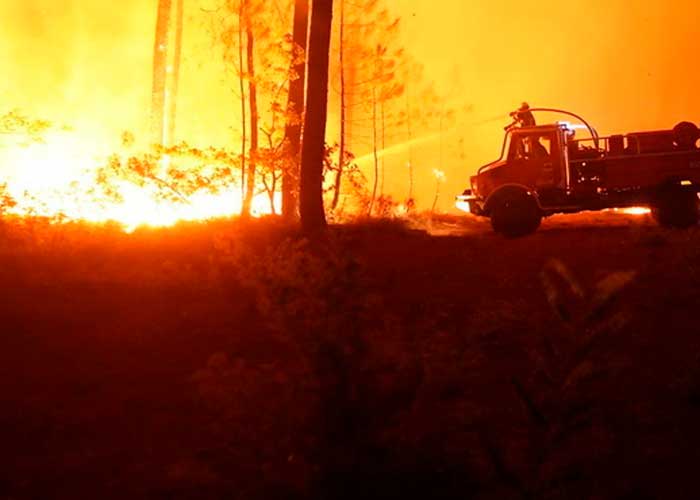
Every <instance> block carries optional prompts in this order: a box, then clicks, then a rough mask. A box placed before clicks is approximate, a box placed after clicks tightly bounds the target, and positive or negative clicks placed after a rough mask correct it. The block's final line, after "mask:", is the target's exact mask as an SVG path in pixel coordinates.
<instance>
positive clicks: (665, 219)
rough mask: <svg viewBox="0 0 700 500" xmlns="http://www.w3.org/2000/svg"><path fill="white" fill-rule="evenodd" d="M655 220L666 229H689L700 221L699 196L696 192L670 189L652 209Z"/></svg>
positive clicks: (662, 194) (660, 196)
mask: <svg viewBox="0 0 700 500" xmlns="http://www.w3.org/2000/svg"><path fill="white" fill-rule="evenodd" d="M651 213H652V216H653V217H654V219H655V220H656V221H657V222H658V223H659V224H660V225H662V226H664V227H674V228H687V227H691V226H695V225H697V223H698V219H700V212H699V211H698V196H697V194H696V193H695V192H694V191H690V190H685V189H669V190H665V191H664V192H662V193H661V194H660V195H659V196H658V198H657V200H656V202H655V203H654V205H653V206H652V209H651Z"/></svg>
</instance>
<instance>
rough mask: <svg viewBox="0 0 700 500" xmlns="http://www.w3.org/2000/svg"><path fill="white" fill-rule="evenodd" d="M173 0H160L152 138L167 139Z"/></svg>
mask: <svg viewBox="0 0 700 500" xmlns="http://www.w3.org/2000/svg"><path fill="white" fill-rule="evenodd" d="M171 10H172V0H158V12H157V20H156V37H155V44H154V46H153V88H152V92H151V140H152V141H153V142H154V143H156V144H163V141H164V139H165V137H164V136H165V101H166V83H167V77H168V31H169V28H170V12H171Z"/></svg>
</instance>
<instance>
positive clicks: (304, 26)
mask: <svg viewBox="0 0 700 500" xmlns="http://www.w3.org/2000/svg"><path fill="white" fill-rule="evenodd" d="M308 34H309V0H295V2H294V28H293V35H292V37H293V40H294V43H295V44H296V45H297V46H298V47H302V48H303V49H304V52H305V54H304V57H305V58H306V49H307V46H306V45H307V44H306V39H307V37H308ZM293 70H294V72H295V73H296V75H297V78H296V79H294V80H292V81H291V82H290V84H289V100H288V102H287V125H286V130H285V137H286V139H287V142H288V144H289V154H290V155H291V156H292V157H293V158H294V161H293V162H292V168H293V171H291V172H290V171H288V170H285V171H284V172H283V173H282V214H283V215H284V217H285V218H286V219H288V220H290V219H293V218H295V217H296V216H297V211H298V206H299V200H298V199H297V191H298V189H299V184H298V182H299V162H300V155H301V130H302V124H303V117H304V87H305V86H306V64H305V61H302V62H300V63H299V64H295V66H294V68H293Z"/></svg>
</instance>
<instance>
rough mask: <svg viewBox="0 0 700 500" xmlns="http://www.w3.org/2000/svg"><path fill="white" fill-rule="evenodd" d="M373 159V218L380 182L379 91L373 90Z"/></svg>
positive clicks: (368, 210)
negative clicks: (378, 148) (378, 146)
mask: <svg viewBox="0 0 700 500" xmlns="http://www.w3.org/2000/svg"><path fill="white" fill-rule="evenodd" d="M372 157H373V158H374V184H373V186H372V198H371V199H370V200H369V208H368V209H367V215H368V216H369V217H372V210H373V209H374V202H375V200H376V199H377V183H378V182H379V155H378V154H377V89H376V88H373V89H372Z"/></svg>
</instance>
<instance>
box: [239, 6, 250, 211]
mask: <svg viewBox="0 0 700 500" xmlns="http://www.w3.org/2000/svg"><path fill="white" fill-rule="evenodd" d="M245 5H246V4H245V2H243V1H241V3H240V6H239V8H238V90H239V92H240V94H241V215H243V214H245V210H244V209H243V203H244V200H245V191H246V186H245V168H246V160H245V155H246V152H247V151H246V148H247V146H248V145H247V141H248V135H247V128H246V127H247V126H248V123H247V119H246V95H245V62H244V59H243V52H244V49H243V16H244V14H245Z"/></svg>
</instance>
